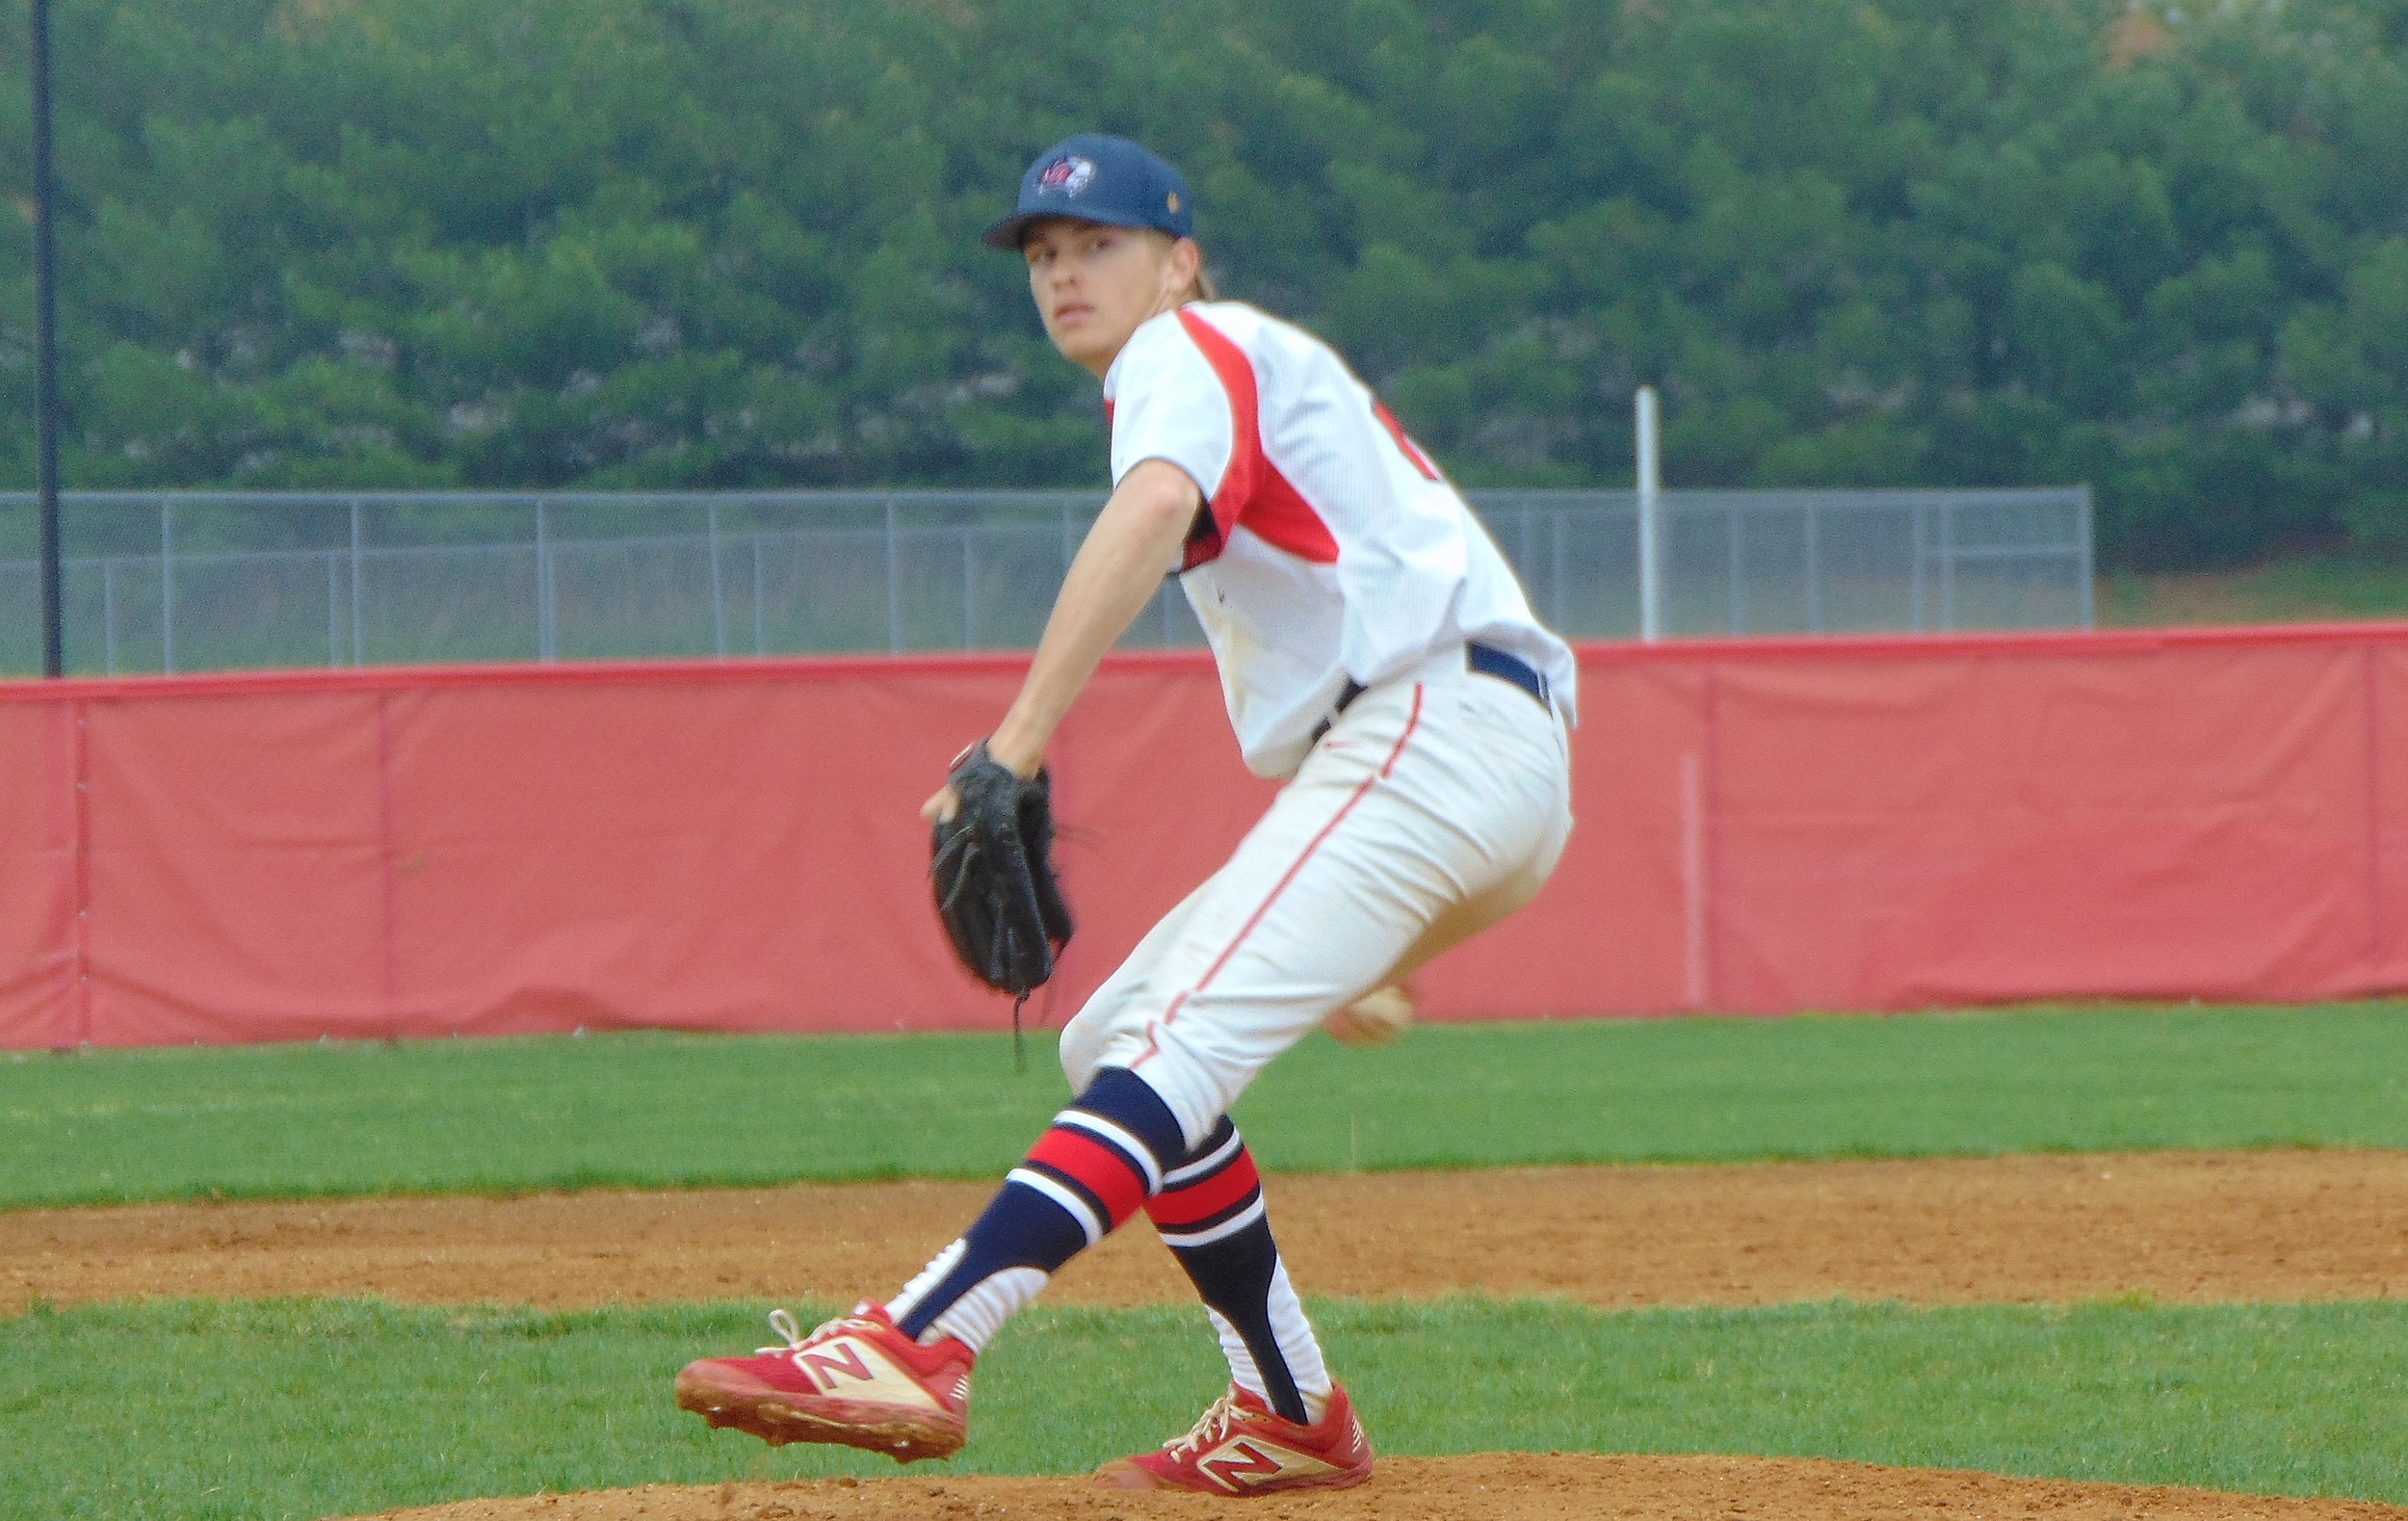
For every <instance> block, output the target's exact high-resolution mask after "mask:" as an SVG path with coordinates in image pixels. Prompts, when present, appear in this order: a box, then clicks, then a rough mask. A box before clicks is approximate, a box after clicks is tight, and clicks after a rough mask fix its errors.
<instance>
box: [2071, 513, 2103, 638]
mask: <svg viewBox="0 0 2408 1521" xmlns="http://www.w3.org/2000/svg"><path fill="white" fill-rule="evenodd" d="M2074 540H2075V542H2076V543H2077V544H2079V545H2080V546H2081V569H2080V570H2079V572H2077V573H2078V574H2079V575H2080V576H2081V626H2082V627H2084V628H2097V627H2098V626H2099V609H2098V595H2099V579H2098V578H2099V567H2098V564H2097V563H2096V562H2097V557H2098V550H2097V548H2096V547H2095V545H2096V540H2095V539H2093V538H2092V537H2091V520H2090V486H2089V485H2088V483H2086V482H2085V483H2084V484H2083V485H2082V487H2081V500H2080V501H2079V502H2077V503H2076V504H2075V505H2074Z"/></svg>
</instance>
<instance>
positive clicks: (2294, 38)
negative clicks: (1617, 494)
mask: <svg viewBox="0 0 2408 1521" xmlns="http://www.w3.org/2000/svg"><path fill="white" fill-rule="evenodd" d="M24 25H25V20H24V13H23V10H22V8H21V7H15V8H11V9H9V10H8V11H7V12H6V13H5V14H4V15H0V57H4V58H8V59H12V60H14V59H21V58H22V57H23V56H24V47H23V43H24V40H25V38H24V31H23V29H24ZM54 30H55V34H56V37H57V42H58V58H59V81H60V115H59V153H60V168H61V175H62V180H63V184H64V187H65V197H66V204H65V221H64V223H63V226H62V229H61V252H62V259H63V266H64V291H63V295H64V318H63V321H64V338H65V353H66V355H67V358H68V365H67V372H66V377H65V388H66V408H67V413H68V421H69V431H68V437H67V447H66V472H67V477H68V480H69V482H70V484H72V485H118V484H126V485H170V484H172V485H200V484H227V485H258V486H290V485H380V486H411V485H510V486H521V485H561V484H568V483H578V484H585V485H670V484H674V485H698V486H709V485H850V484H914V483H918V484H959V485H1065V484H1093V483H1094V482H1095V481H1096V480H1097V479H1098V477H1099V473H1100V470H1101V461H1102V458H1103V450H1102V436H1103V424H1102V419H1101V417H1100V414H1099V412H1098V409H1097V407H1096V406H1095V405H1094V395H1093V384H1092V381H1091V380H1088V379H1087V378H1086V376H1084V375H1083V374H1081V373H1080V372H1077V371H1075V370H1073V369H1071V368H1070V367H1068V366H1066V365H1064V364H1062V363H1061V362H1060V360H1059V359H1057V358H1056V357H1055V356H1054V355H1053V354H1051V352H1050V351H1049V350H1048V349H1047V347H1046V346H1045V344H1044V341H1043V338H1042V335H1041V333H1040V331H1039V329H1038V328H1037V326H1036V323H1035V320H1034V314H1033V312H1032V311H1031V309H1030V303H1029V302H1028V298H1027V293H1026V288H1025V284H1024V280H1023V275H1022V272H1021V270H1020V269H1019V267H1018V266H1017V264H1016V263H1015V262H1014V261H1013V260H1011V259H1010V258H1008V257H1006V256H1004V255H999V254H995V253H993V252H992V251H990V250H988V249H983V248H982V247H980V245H979V243H978V240H977V234H978V232H979V230H980V228H981V227H982V225H983V224H984V223H986V222H987V221H988V220H989V219H991V218H993V217H995V216H997V215H999V214H1000V213H1001V212H1002V211H1003V210H1004V209H1005V207H1006V205H1007V201H1008V197H1009V194H1010V192H1011V190H1012V188H1013V186H1014V184H1015V182H1016V178H1017V175H1018V172H1019V170H1020V169H1021V167H1022V166H1023V165H1024V164H1025V163H1026V161H1027V158H1028V156H1029V155H1030V154H1031V153H1033V152H1034V150H1036V149H1037V148H1040V147H1042V146H1043V145H1045V144H1047V143H1049V142H1052V141H1054V140H1056V139H1058V138H1060V137H1061V136H1065V135H1067V134H1068V133H1070V132H1073V131H1077V130H1083V129H1088V128H1096V127H1101V128H1104V129H1107V130H1113V131H1118V132H1123V133H1127V134H1129V135H1132V136H1136V137H1139V138H1142V139H1144V140H1145V141H1147V142H1149V143H1151V144H1155V145H1156V146H1158V147H1159V148H1161V149H1162V150H1163V151H1165V153H1166V154H1168V155H1169V156H1171V157H1172V158H1173V159H1174V160H1176V161H1177V162H1179V163H1180V164H1181V165H1182V166H1183V168H1184V169H1185V170H1186V171H1187V173H1188V175H1189V176H1190V178H1191V181H1192V182H1193V184H1194V186H1195V189H1196V191H1197V193H1198V198H1199V204H1200V208H1201V213H1200V223H1199V230H1200V231H1201V233H1202V234H1203V236H1204V239H1205V241H1206V244H1207V247H1208V249H1209V250H1210V253H1211V255H1212V258H1213V261H1214V263H1215V265H1216V267H1217V274H1218V275H1219V277H1220V279H1221V281H1222V283H1223V285H1224V288H1226V289H1227V290H1229V291H1230V292H1231V293H1232V294H1235V295H1238V296H1241V297H1243V298H1245V299H1249V300H1253V301H1256V302H1260V303H1262V304H1264V305H1266V306H1268V307H1269V308H1271V309H1273V310H1276V311H1279V312H1282V313H1284V314H1287V315H1291V316H1294V317H1296V318H1298V319H1300V320H1302V321H1304V322H1306V323H1308V324H1309V325H1311V326H1313V327H1315V328H1318V329H1319V330H1321V331H1322V332H1323V333H1325V334H1326V335H1327V336H1329V337H1330V338H1331V339H1332V340H1333V341H1335V342H1336V343H1338V344H1339V345H1340V346H1341V348H1342V349H1344V350H1345V352H1346V353H1347V354H1348V356H1349V357H1350V358H1351V359H1352V360H1353V362H1354V363H1355V364H1356V366H1357V367H1358V368H1359V369H1360V370H1361V371H1362V373H1363V374H1364V375H1365V377H1366V378H1367V379H1368V380H1371V381H1372V382H1373V383H1374V385H1376V386H1377V387H1378V388H1379V389H1380V390H1381V391H1382V393H1383V394H1384V395H1385V396H1386V397H1387V398H1388V399H1389V400H1390V402H1391V403H1392V404H1393V405H1394V406H1395V407H1396V409H1397V410H1398V411H1399V412H1400V414H1402V415H1403V417H1404V418H1405V419H1406V420H1407V421H1408V422H1409V423H1410V424H1411V425H1412V426H1413V427H1414V428H1415V430H1416V431H1417V432H1418V433H1420V434H1421V436H1422V437H1423V438H1424V439H1425V441H1426V442H1427V443H1428V444H1429V446H1430V447H1431V448H1432V450H1433V451H1434V452H1435V453H1437V454H1438V455H1439V456H1440V458H1441V459H1443V460H1444V461H1445V462H1446V463H1448V465H1449V466H1450V467H1451V468H1452V469H1453V471H1454V472H1455V473H1456V474H1457V475H1458V476H1459V477H1461V478H1463V479H1465V480H1467V481H1472V482H1482V483H1519V484H1536V485H1583V484H1609V483H1619V482H1621V481H1624V480H1627V478H1628V474H1629V469H1630V455H1631V448H1630V443H1629V425H1628V415H1629V414H1628V398H1629V393H1630V391H1631V389H1632V388H1633V387H1634V386H1635V385H1636V384H1638V383H1640V382H1643V381H1652V382H1654V383H1657V384H1659V385H1661V386H1662V388H1663V390H1664V392H1665V396H1666V404H1667V433H1666V439H1665V460H1666V470H1667V475H1668V477H1669V478H1670V479H1671V480H1672V481H1673V482H1675V483H1676V484H1683V485H1715V484H1748V485H1896V484H1903V483H1918V484H1967V485H1995V484H2024V483H2043V482H2046V483H2061V482H2072V481H2089V482H2091V483H2093V484H2094V485H2097V487H2098V488H2099V491H2100V499H2101V502H2102V507H2103V512H2104V516H2103V528H2104V531H2105V537H2106V547H2107V551H2108V554H2109V555H2110V557H2111V558H2112V559H2113V560H2116V561H2120V562H2121V563H2124V564H2157V565H2173V564H2209V563H2217V562H2230V561H2234V560H2238V559H2242V558H2246V557H2249V556H2252V555H2257V554H2263V553H2265V552H2268V551H2270V550H2275V549H2280V548H2284V547H2287V546H2292V545H2298V544H2308V543H2322V544H2332V543H2339V542H2343V541H2348V542H2355V543H2358V544H2361V545H2365V546H2369V547H2374V548H2379V549H2385V550H2408V0H2192V3H2186V4H2184V5H2181V6H2172V5H2159V4H2148V5H2133V4H2128V3H2127V0H2014V3H2011V4H2008V3H2000V0H1692V3H1686V4H1684V3H1676V0H1511V3H1505V0H1083V3H1072V0H58V4H57V7H56V11H55V13H54ZM25 90H26V85H25V81H24V79H23V77H22V75H21V71H19V70H16V69H13V68H12V69H10V70H8V71H7V77H0V173H5V175H6V176H7V178H8V180H9V182H10V183H12V184H13V185H18V186H22V185H23V184H25V183H26V178H27V176H26V173H25V169H26V154H27V143H26V136H27V127H26V121H27V102H26V98H25ZM19 209H20V210H22V209H24V208H22V206H21V203H20V207H19ZM30 249H31V230H30V226H29V224H28V219H27V217H25V216H17V217H0V478H5V479H7V480H8V481H10V482H11V483H13V484H18V485H21V484H24V483H26V482H29V481H30V478H31V474H32V471H31V458H32V447H31V422H30V413H31V396H32V376H31V368H30V363H29V354H30V348H31V342H30V328H31V312H32V304H33V303H32V296H31V289H30V281H31V275H30Z"/></svg>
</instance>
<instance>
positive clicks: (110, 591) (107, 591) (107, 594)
mask: <svg viewBox="0 0 2408 1521" xmlns="http://www.w3.org/2000/svg"><path fill="white" fill-rule="evenodd" d="M100 643H101V647H102V650H103V651H104V653H105V655H106V658H107V660H108V663H109V674H110V675H112V676H114V675H116V674H117V673H118V563H117V560H116V558H115V557H114V556H113V557H111V558H109V559H106V560H103V561H101V562H100Z"/></svg>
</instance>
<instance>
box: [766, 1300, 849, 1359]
mask: <svg viewBox="0 0 2408 1521" xmlns="http://www.w3.org/2000/svg"><path fill="white" fill-rule="evenodd" d="M851 1324H871V1323H869V1322H866V1321H862V1320H861V1319H860V1318H859V1317H857V1316H851V1315H839V1316H837V1317H836V1318H835V1319H833V1320H827V1321H822V1322H821V1323H820V1324H818V1325H817V1326H815V1327H813V1328H812V1331H811V1334H810V1335H808V1336H805V1335H803V1334H802V1326H801V1324H800V1323H799V1322H798V1321H797V1320H796V1319H795V1318H794V1315H793V1314H792V1313H791V1312H789V1311H786V1310H772V1311H771V1312H770V1329H771V1330H773V1331H775V1332H776V1333H777V1334H778V1335H780V1336H782V1337H784V1338H785V1339H786V1345H785V1346H783V1347H763V1348H759V1349H757V1350H756V1351H755V1353H754V1355H756V1356H761V1357H771V1356H782V1355H784V1354H785V1353H787V1352H798V1351H802V1350H803V1349H804V1348H806V1347H808V1346H810V1345H811V1344H812V1343H813V1342H816V1341H818V1340H819V1339H820V1338H821V1337H823V1336H825V1335H826V1334H827V1333H828V1332H830V1331H832V1330H834V1329H836V1328H837V1327H838V1326H840V1325H851Z"/></svg>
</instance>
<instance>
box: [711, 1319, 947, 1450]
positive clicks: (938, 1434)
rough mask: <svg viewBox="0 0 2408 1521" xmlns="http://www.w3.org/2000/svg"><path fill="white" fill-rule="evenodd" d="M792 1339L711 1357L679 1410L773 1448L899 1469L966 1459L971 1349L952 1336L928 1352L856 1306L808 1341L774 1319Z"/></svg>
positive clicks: (784, 1322) (890, 1323)
mask: <svg viewBox="0 0 2408 1521" xmlns="http://www.w3.org/2000/svg"><path fill="white" fill-rule="evenodd" d="M770 1325H771V1327H772V1329H774V1330H775V1331H776V1332H777V1334H778V1335H780V1336H783V1337H784V1338H786V1345H785V1346H783V1347H764V1348H762V1349H761V1351H759V1352H758V1353H756V1354H754V1355H753V1356H750V1357H706V1358H704V1359H702V1360H701V1361H699V1362H691V1363H688V1364H687V1365H686V1367H685V1369H684V1371H683V1372H681V1373H679V1374H678V1376H677V1404H678V1407H679V1408H680V1409H685V1410H692V1411H693V1412H694V1414H696V1415H698V1416H700V1417H702V1418H703V1419H704V1420H705V1421H708V1422H710V1423H711V1424H712V1425H713V1426H715V1427H718V1426H732V1427H734V1428H736V1429H738V1430H740V1431H750V1432H751V1433H752V1434H753V1435H755V1436H757V1437H759V1438H760V1439H761V1440H763V1441H765V1442H767V1443H769V1444H770V1445H771V1446H772V1447H778V1446H782V1445H784V1444H785V1443H788V1442H838V1443H842V1444H843V1445H845V1446H847V1447H860V1448H866V1449H868V1450H869V1451H871V1452H873V1453H884V1454H885V1455H887V1456H889V1457H892V1458H893V1459H894V1460H895V1461H897V1462H899V1463H908V1462H911V1461H914V1460H915V1459H918V1458H922V1457H950V1456H952V1455H954V1454H955V1453H956V1452H958V1451H960V1449H961V1441H962V1436H963V1434H964V1432H965V1430H966V1429H967V1427H968V1424H969V1414H970V1364H971V1362H972V1361H973V1360H974V1359H973V1358H972V1355H971V1352H970V1349H969V1348H967V1347H964V1346H963V1345H962V1344H961V1343H960V1342H958V1341H956V1340H955V1339H954V1338H953V1337H950V1336H948V1337H946V1338H945V1339H944V1340H943V1341H940V1342H938V1343H936V1344H935V1345H934V1346H932V1347H923V1346H921V1345H920V1344H919V1343H918V1342H915V1341H913V1340H912V1339H911V1338H910V1337H908V1336H905V1335H904V1334H903V1332H901V1331H899V1330H897V1329H895V1323H894V1322H893V1321H891V1320H888V1319H887V1317H886V1312H885V1310H883V1309H881V1308H879V1307H878V1306H877V1305H875V1304H870V1303H866V1302H865V1303H862V1304H856V1305H854V1306H853V1308H852V1313H851V1315H847V1316H841V1317H839V1318H837V1319H836V1320H832V1321H830V1322H828V1323H827V1324H824V1325H823V1326H821V1327H820V1328H819V1329H818V1330H816V1331H813V1332H812V1333H811V1334H810V1335H809V1336H801V1335H798V1334H797V1332H796V1326H795V1318H794V1317H793V1316H791V1315H789V1314H787V1313H786V1312H785V1311H784V1310H775V1311H772V1312H771V1315H770Z"/></svg>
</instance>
